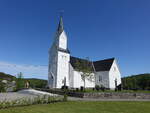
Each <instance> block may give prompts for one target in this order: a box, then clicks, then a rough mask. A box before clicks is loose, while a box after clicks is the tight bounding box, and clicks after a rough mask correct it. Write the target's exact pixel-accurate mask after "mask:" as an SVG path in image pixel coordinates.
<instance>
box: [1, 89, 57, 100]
mask: <svg viewBox="0 0 150 113" xmlns="http://www.w3.org/2000/svg"><path fill="white" fill-rule="evenodd" d="M43 95H48V96H58V95H56V94H52V93H47V92H43V91H38V90H34V89H26V90H21V91H18V92H9V93H0V101H4V100H6V101H12V100H18V99H23V98H27V99H33V98H35V97H38V96H43Z"/></svg>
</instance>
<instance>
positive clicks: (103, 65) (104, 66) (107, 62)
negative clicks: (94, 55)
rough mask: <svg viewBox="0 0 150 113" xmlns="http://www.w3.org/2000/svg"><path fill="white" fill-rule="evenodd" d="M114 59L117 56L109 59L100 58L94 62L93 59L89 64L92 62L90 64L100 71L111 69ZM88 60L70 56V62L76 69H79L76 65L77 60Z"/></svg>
mask: <svg viewBox="0 0 150 113" xmlns="http://www.w3.org/2000/svg"><path fill="white" fill-rule="evenodd" d="M114 60H115V58H109V59H104V60H99V61H94V62H92V61H88V62H89V64H91V65H89V66H90V67H92V70H93V71H96V72H98V71H109V70H110V68H111V66H112V63H113V61H114ZM86 61H87V60H86V59H81V58H77V57H73V56H71V57H70V64H71V65H72V67H73V68H74V69H78V67H77V66H76V62H80V63H82V62H86Z"/></svg>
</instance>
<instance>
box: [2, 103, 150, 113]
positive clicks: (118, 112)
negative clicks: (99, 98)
mask: <svg viewBox="0 0 150 113" xmlns="http://www.w3.org/2000/svg"><path fill="white" fill-rule="evenodd" d="M0 113H150V102H85V101H81V102H79V101H77V102H75V101H74V102H73V101H69V102H58V103H53V104H45V105H44V104H43V105H31V106H25V107H15V108H8V109H1V110H0Z"/></svg>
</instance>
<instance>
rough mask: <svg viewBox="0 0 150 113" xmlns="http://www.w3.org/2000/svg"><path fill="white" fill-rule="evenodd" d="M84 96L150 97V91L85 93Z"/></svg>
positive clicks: (110, 97) (111, 97) (113, 97)
mask: <svg viewBox="0 0 150 113" xmlns="http://www.w3.org/2000/svg"><path fill="white" fill-rule="evenodd" d="M83 98H100V99H150V93H121V92H113V93H102V92H101V93H84V95H83Z"/></svg>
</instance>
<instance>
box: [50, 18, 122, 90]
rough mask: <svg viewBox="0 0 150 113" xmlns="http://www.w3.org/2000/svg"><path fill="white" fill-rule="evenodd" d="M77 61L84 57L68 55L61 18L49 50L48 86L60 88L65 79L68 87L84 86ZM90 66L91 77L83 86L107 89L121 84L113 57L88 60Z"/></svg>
mask: <svg viewBox="0 0 150 113" xmlns="http://www.w3.org/2000/svg"><path fill="white" fill-rule="evenodd" d="M77 61H86V59H81V58H76V57H73V56H71V55H70V52H69V49H68V46H67V35H66V33H65V31H64V26H63V20H62V17H61V18H60V22H59V25H58V28H57V31H56V35H55V38H54V42H53V44H52V46H51V48H50V50H49V66H48V86H49V88H61V87H62V86H63V84H64V83H63V81H64V79H65V81H66V85H67V86H68V87H70V88H80V87H81V86H84V81H83V80H82V77H81V74H82V72H79V71H78V67H77V66H76V65H75V63H76V62H77ZM88 62H89V63H90V66H91V68H92V73H91V75H92V76H93V77H92V78H89V79H88V78H87V79H86V80H85V87H87V88H93V87H95V85H99V86H103V87H105V88H109V89H115V88H116V86H118V85H120V84H121V73H120V70H119V67H118V64H117V60H116V59H115V58H110V59H104V60H99V61H88Z"/></svg>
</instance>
